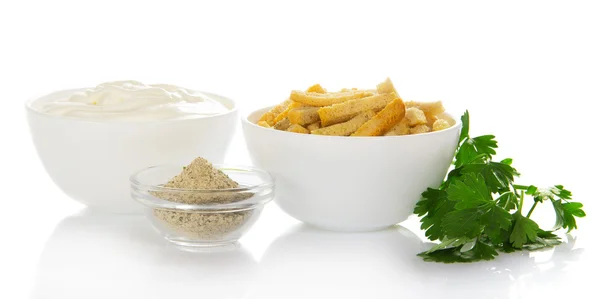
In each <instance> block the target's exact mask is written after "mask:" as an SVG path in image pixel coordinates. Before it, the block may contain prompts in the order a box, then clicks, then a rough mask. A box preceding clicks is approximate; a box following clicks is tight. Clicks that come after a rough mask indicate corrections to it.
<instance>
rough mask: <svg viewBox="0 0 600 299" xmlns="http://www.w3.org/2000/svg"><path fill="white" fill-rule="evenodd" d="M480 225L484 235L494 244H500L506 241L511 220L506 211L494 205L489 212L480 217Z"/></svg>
mask: <svg viewBox="0 0 600 299" xmlns="http://www.w3.org/2000/svg"><path fill="white" fill-rule="evenodd" d="M481 224H482V225H483V227H484V233H485V234H486V235H487V237H488V238H489V239H490V241H491V242H492V243H494V244H502V243H504V242H505V241H506V239H507V238H506V236H507V234H506V232H509V231H510V228H511V226H512V218H511V215H510V213H509V212H508V211H506V210H505V209H503V208H501V207H499V206H496V205H494V206H493V207H491V208H490V210H489V211H488V212H487V213H485V214H484V215H483V216H481Z"/></svg>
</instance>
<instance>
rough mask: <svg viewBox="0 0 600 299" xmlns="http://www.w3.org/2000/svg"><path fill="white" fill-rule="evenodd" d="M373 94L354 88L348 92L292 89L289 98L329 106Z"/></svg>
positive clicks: (313, 104) (319, 105) (312, 104)
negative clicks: (317, 91)
mask: <svg viewBox="0 0 600 299" xmlns="http://www.w3.org/2000/svg"><path fill="white" fill-rule="evenodd" d="M371 95H373V93H372V92H370V91H364V90H356V91H348V92H332V93H316V92H304V91H299V90H293V91H292V93H291V94H290V99H291V100H293V101H295V102H300V103H302V104H305V105H309V106H317V107H322V106H329V105H333V104H338V103H343V102H346V101H348V100H353V99H360V98H364V97H368V96H371Z"/></svg>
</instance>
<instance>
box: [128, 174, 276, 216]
mask: <svg viewBox="0 0 600 299" xmlns="http://www.w3.org/2000/svg"><path fill="white" fill-rule="evenodd" d="M213 166H214V167H215V168H217V169H219V170H233V171H236V170H237V171H243V172H247V173H257V174H261V175H263V177H264V181H263V182H261V183H259V184H255V185H250V186H244V187H237V188H228V189H206V190H197V189H186V188H170V187H163V186H160V185H155V184H144V183H142V182H141V181H140V180H139V175H141V174H142V173H144V172H146V171H150V170H156V169H161V168H166V167H183V166H180V165H174V164H165V165H155V166H150V167H146V168H144V169H142V170H139V171H136V172H135V173H133V174H132V175H131V176H130V177H129V181H130V183H131V189H132V193H135V192H145V193H149V192H165V193H183V194H206V195H219V194H228V195H231V194H235V193H242V192H252V191H256V192H259V191H261V190H266V189H273V188H274V186H275V178H274V177H273V176H272V175H271V174H270V173H269V172H267V171H265V170H263V169H260V168H256V167H250V166H238V165H227V164H213ZM273 193H274V190H271V191H269V195H268V196H264V197H265V198H262V199H259V200H256V198H255V197H256V196H252V197H249V198H247V199H244V200H240V201H236V202H231V203H205V204H188V203H181V202H175V201H169V200H165V199H162V198H159V197H156V196H153V195H150V196H142V197H140V196H134V199H135V200H136V201H138V202H140V203H142V204H144V205H146V206H149V207H152V208H159V209H167V210H184V211H206V212H213V213H219V212H221V213H226V212H236V211H242V210H249V209H254V208H256V206H258V205H263V204H265V203H267V202H269V201H271V200H272V199H273V196H274V194H273Z"/></svg>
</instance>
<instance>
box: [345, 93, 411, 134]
mask: <svg viewBox="0 0 600 299" xmlns="http://www.w3.org/2000/svg"><path fill="white" fill-rule="evenodd" d="M405 109H406V108H405V107H404V102H402V100H401V99H395V100H393V101H392V102H391V103H389V104H387V106H385V108H383V110H381V111H380V112H379V113H377V115H375V116H374V117H373V118H371V119H370V120H369V121H368V122H366V123H364V124H363V125H362V126H361V127H360V128H358V130H356V132H354V133H353V134H352V135H351V136H381V135H383V133H385V132H387V131H388V130H389V129H391V128H392V127H393V126H394V125H395V124H397V123H398V122H399V121H400V120H401V119H402V118H404V113H405Z"/></svg>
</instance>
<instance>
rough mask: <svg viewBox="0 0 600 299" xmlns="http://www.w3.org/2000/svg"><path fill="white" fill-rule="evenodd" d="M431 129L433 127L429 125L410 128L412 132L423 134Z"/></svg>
mask: <svg viewBox="0 0 600 299" xmlns="http://www.w3.org/2000/svg"><path fill="white" fill-rule="evenodd" d="M429 131H431V129H430V128H429V127H428V126H427V125H418V126H416V127H413V128H410V134H412V135H414V134H422V133H427V132H429Z"/></svg>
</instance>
